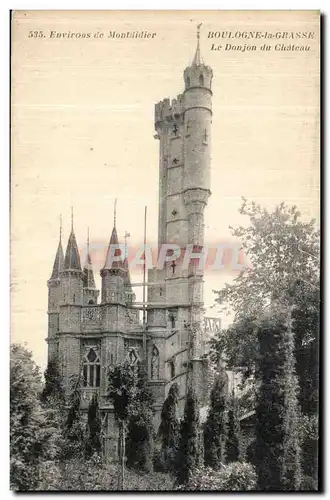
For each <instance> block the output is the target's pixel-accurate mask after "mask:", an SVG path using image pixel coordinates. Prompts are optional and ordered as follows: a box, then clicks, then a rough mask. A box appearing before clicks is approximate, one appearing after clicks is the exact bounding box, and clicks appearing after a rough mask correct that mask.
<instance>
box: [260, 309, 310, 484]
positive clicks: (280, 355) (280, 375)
mask: <svg viewBox="0 0 330 500" xmlns="http://www.w3.org/2000/svg"><path fill="white" fill-rule="evenodd" d="M288 311H289V310H288V309H287V308H285V307H284V308H281V305H280V304H279V303H277V304H274V305H273V307H272V308H271V311H270V312H269V314H268V315H267V316H266V315H264V317H263V318H262V320H261V322H260V325H259V328H258V332H257V335H258V339H259V346H260V359H259V363H258V369H257V375H258V379H259V380H260V381H261V384H260V387H259V390H258V392H257V403H256V442H255V451H254V457H255V466H256V470H257V475H258V487H259V489H261V490H263V491H284V490H289V491H294V490H298V489H299V488H300V482H301V464H300V460H301V450H300V443H299V431H298V419H299V413H298V404H297V381H296V376H295V370H294V357H293V347H294V346H293V343H294V341H293V334H292V329H291V328H290V321H289V320H288V319H287V318H288V315H289V314H290V312H288Z"/></svg>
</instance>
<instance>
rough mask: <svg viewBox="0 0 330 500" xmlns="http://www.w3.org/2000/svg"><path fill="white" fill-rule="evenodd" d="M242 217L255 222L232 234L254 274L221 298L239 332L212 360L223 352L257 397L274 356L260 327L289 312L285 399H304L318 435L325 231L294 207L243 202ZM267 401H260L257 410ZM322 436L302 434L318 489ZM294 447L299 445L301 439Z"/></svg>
mask: <svg viewBox="0 0 330 500" xmlns="http://www.w3.org/2000/svg"><path fill="white" fill-rule="evenodd" d="M240 213H241V214H242V215H243V216H246V217H248V218H249V221H250V224H249V225H248V226H246V227H238V228H236V229H233V230H232V232H233V235H234V236H236V237H237V238H238V239H239V240H240V242H241V244H242V247H243V249H244V251H245V254H246V255H247V258H248V260H249V266H248V267H247V268H245V269H243V271H242V272H241V273H240V275H239V276H238V277H237V278H236V279H235V280H234V283H233V284H227V285H226V286H225V287H224V289H223V290H221V291H219V292H216V294H217V298H216V302H217V304H218V305H219V306H220V307H221V308H229V309H230V310H231V312H232V311H233V312H234V314H235V316H234V322H233V324H232V325H231V326H230V327H229V328H228V329H227V330H223V331H221V332H220V333H219V334H218V335H217V337H216V338H215V339H214V340H213V341H212V343H211V344H212V345H211V348H212V358H213V359H214V360H217V359H218V358H219V356H220V355H223V353H224V352H225V353H226V359H227V363H228V367H229V368H233V367H235V368H238V369H239V370H240V371H241V373H242V375H243V377H244V378H248V377H250V376H252V377H254V379H255V388H256V391H255V393H256V394H257V393H258V387H259V385H260V383H261V382H262V381H261V379H260V374H261V371H260V366H261V364H262V363H263V364H264V367H265V369H266V365H267V364H268V365H271V364H272V362H273V361H272V355H271V354H270V352H269V351H267V352H265V353H261V352H260V343H261V342H262V339H261V338H260V329H259V327H260V321H261V319H262V317H263V315H264V313H265V312H266V311H267V310H268V311H269V308H270V305H272V304H274V303H276V302H277V303H279V302H280V303H281V304H284V305H285V307H287V308H289V309H290V314H291V325H290V329H289V330H288V331H287V332H289V331H290V335H291V339H290V342H289V343H288V344H287V345H286V348H285V349H284V351H285V353H286V355H287V356H289V357H290V356H291V351H292V352H293V356H292V363H293V364H294V365H295V372H296V377H295V376H294V379H293V383H292V386H291V391H292V394H291V396H289V395H287V397H288V398H289V400H290V401H293V400H296V397H298V402H299V405H300V408H301V411H302V415H303V416H305V417H307V420H308V421H311V422H313V423H314V427H315V426H317V419H318V417H317V415H318V385H319V379H318V372H319V310H320V294H319V289H320V283H319V265H320V257H319V231H318V230H317V228H316V225H315V221H313V220H312V221H310V222H305V221H303V220H302V219H301V214H300V213H299V211H298V210H297V208H296V207H288V206H287V205H285V204H284V203H282V204H281V205H279V206H277V207H276V208H275V210H274V211H272V212H269V211H267V210H266V209H263V208H261V207H260V206H259V205H257V204H256V203H253V202H252V203H248V202H247V201H246V200H244V202H243V205H242V207H241V210H240ZM272 310H273V312H274V318H273V320H272V319H271V318H270V320H271V321H273V322H274V324H276V321H277V319H276V316H277V313H276V311H274V308H273V309H272ZM271 331H273V329H271ZM265 342H267V340H266V339H265V340H264V343H265ZM288 351H290V352H288ZM265 357H266V358H265ZM263 358H264V359H263ZM266 396H267V395H266V394H265V397H266ZM261 399H262V397H261V396H260V394H259V404H260V403H261ZM254 400H255V398H254V397H253V398H252V399H251V400H250V401H251V402H252V403H253V407H254V406H255V404H254ZM264 404H265V405H266V402H265V403H264ZM295 404H296V403H295ZM295 404H294V406H295ZM289 406H290V405H289ZM265 408H266V406H265ZM252 409H254V408H252ZM292 412H293V414H292V415H291V416H290V415H287V418H288V419H289V420H291V419H293V420H295V419H296V418H298V419H300V416H299V415H298V417H296V414H297V411H296V409H295V410H293V409H292V407H291V406H290V409H289V408H288V413H289V414H290V413H292ZM314 430H315V429H314ZM317 434H318V433H317V429H316V430H315V432H312V433H308V432H307V433H306V432H305V433H303V437H302V439H303V442H302V444H301V447H302V457H301V460H302V468H303V472H304V474H305V476H306V477H308V478H309V480H308V481H309V484H312V483H313V484H314V489H316V488H317V473H318V469H317ZM293 441H295V442H296V438H295V437H294V439H293ZM289 448H290V449H291V451H290V452H289V451H288V453H289V454H292V447H291V445H290V444H289ZM293 448H294V447H293ZM250 452H251V450H250ZM294 456H295V453H294ZM284 460H285V461H286V458H285V459H284Z"/></svg>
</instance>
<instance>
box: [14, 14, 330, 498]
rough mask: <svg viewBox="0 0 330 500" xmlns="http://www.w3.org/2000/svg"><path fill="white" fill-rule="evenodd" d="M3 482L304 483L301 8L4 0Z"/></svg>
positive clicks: (313, 219) (309, 115)
mask: <svg viewBox="0 0 330 500" xmlns="http://www.w3.org/2000/svg"><path fill="white" fill-rule="evenodd" d="M11 162H12V163H11V366H10V376H11V387H10V389H11V390H10V396H11V401H10V412H11V414H10V483H11V484H10V487H11V489H12V490H14V491H48V490H49V491H96V490H98V491H176V492H178V493H180V492H183V491H227V492H228V491H229V492H230V491H264V492H273V491H318V490H320V489H321V483H320V482H319V473H320V471H319V466H318V449H319V448H318V420H319V399H318V392H319V387H318V380H319V308H320V277H319V266H320V256H319V255H320V248H319V247H320V245H319V229H320V227H319V226H320V13H319V11H266V10H265V11H234V10H233V11H230V10H228V11H151V10H150V11H93V10H91V11H79V10H77V11H61V10H48V11H46V10H45V11H32V10H30V11H29V10H27V11H13V12H12V16H11Z"/></svg>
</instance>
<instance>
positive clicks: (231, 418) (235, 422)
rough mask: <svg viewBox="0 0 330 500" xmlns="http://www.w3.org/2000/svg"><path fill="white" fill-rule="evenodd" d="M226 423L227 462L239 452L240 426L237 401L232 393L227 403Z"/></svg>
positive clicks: (234, 459) (231, 460) (235, 458)
mask: <svg viewBox="0 0 330 500" xmlns="http://www.w3.org/2000/svg"><path fill="white" fill-rule="evenodd" d="M228 407H229V409H228V424H227V430H228V431H227V439H226V459H227V462H228V463H229V462H235V461H237V460H238V459H239V454H240V428H239V418H238V402H237V398H236V396H235V395H234V394H232V395H231V398H230V400H229V405H228Z"/></svg>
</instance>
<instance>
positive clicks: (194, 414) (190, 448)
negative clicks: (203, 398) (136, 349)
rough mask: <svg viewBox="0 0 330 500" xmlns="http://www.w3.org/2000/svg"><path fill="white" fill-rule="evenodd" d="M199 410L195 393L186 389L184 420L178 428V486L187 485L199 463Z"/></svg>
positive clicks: (190, 389)
mask: <svg viewBox="0 0 330 500" xmlns="http://www.w3.org/2000/svg"><path fill="white" fill-rule="evenodd" d="M200 455H201V447H200V422H199V408H198V401H197V398H196V395H195V392H194V390H193V389H192V388H189V389H188V393H187V398H186V404H185V410H184V418H183V420H182V422H181V428H180V446H179V452H178V454H177V464H176V476H177V482H178V484H185V483H187V482H188V481H189V480H190V479H191V477H192V474H193V473H194V470H195V468H196V467H198V465H199V464H200V462H201V457H200Z"/></svg>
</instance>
